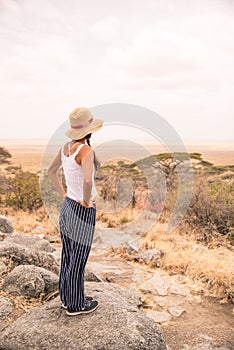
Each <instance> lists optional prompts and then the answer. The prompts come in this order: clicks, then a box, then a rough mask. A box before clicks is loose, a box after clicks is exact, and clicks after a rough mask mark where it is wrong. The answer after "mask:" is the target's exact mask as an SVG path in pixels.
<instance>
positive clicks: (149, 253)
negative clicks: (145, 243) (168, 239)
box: [138, 249, 162, 265]
mask: <svg viewBox="0 0 234 350" xmlns="http://www.w3.org/2000/svg"><path fill="white" fill-rule="evenodd" d="M161 256H162V254H161V252H160V250H158V249H149V250H145V251H144V252H143V253H141V254H140V255H139V257H138V260H140V259H142V260H143V261H144V263H145V264H147V265H148V264H149V263H150V262H151V261H152V260H154V261H155V262H156V261H157V260H159V259H160V258H161Z"/></svg>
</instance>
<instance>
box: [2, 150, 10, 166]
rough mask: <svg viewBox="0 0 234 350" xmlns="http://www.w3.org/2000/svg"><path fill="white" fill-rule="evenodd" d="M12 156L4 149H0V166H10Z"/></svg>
mask: <svg viewBox="0 0 234 350" xmlns="http://www.w3.org/2000/svg"><path fill="white" fill-rule="evenodd" d="M11 158H12V155H11V154H10V152H8V150H7V149H6V148H4V147H0V164H10V163H11Z"/></svg>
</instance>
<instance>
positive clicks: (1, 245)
mask: <svg viewBox="0 0 234 350" xmlns="http://www.w3.org/2000/svg"><path fill="white" fill-rule="evenodd" d="M0 257H6V258H7V259H9V260H11V263H12V264H13V266H14V267H15V266H18V265H35V266H39V267H44V268H45V269H47V270H50V271H52V272H54V273H57V274H58V273H59V264H58V262H57V261H56V259H55V257H54V256H53V255H52V254H50V253H46V252H44V251H41V250H36V249H29V248H26V247H22V246H20V245H19V244H15V243H7V242H4V241H3V242H0Z"/></svg>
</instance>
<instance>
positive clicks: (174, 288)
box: [169, 284, 187, 296]
mask: <svg viewBox="0 0 234 350" xmlns="http://www.w3.org/2000/svg"><path fill="white" fill-rule="evenodd" d="M169 292H170V293H172V294H177V295H182V296H186V295H187V292H186V291H185V290H184V289H183V288H182V287H181V286H178V285H176V284H171V285H170V288H169Z"/></svg>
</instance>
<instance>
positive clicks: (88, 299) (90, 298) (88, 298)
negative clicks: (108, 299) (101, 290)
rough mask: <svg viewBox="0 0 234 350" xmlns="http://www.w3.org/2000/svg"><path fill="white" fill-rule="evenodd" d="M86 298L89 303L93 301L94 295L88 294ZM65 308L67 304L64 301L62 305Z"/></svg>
mask: <svg viewBox="0 0 234 350" xmlns="http://www.w3.org/2000/svg"><path fill="white" fill-rule="evenodd" d="M85 300H86V301H87V302H88V303H91V301H92V300H93V297H90V296H88V295H87V296H86V297H85ZM61 306H62V307H63V308H64V309H67V306H66V305H64V304H63V303H62V305H61Z"/></svg>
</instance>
